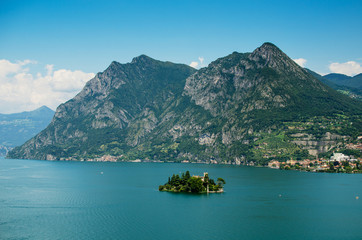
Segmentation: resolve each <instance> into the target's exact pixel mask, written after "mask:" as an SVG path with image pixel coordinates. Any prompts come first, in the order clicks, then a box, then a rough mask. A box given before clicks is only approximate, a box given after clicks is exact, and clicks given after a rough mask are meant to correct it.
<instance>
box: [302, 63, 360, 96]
mask: <svg viewBox="0 0 362 240" xmlns="http://www.w3.org/2000/svg"><path fill="white" fill-rule="evenodd" d="M306 70H307V71H308V72H309V73H310V74H312V75H313V76H314V77H316V78H317V79H318V80H320V81H321V82H323V83H324V84H326V85H328V86H330V87H331V88H333V89H335V90H337V91H339V92H341V93H343V94H345V95H348V96H349V97H351V98H355V99H359V100H362V89H359V88H354V87H348V86H346V85H341V84H342V83H343V82H344V81H345V80H348V79H350V78H351V77H349V76H347V75H343V74H338V73H331V74H328V75H325V76H322V75H320V74H318V73H316V72H313V71H312V70H310V69H307V68H306ZM360 75H361V74H360ZM358 76H359V75H357V76H355V80H354V81H357V82H358V81H360V82H362V78H361V79H360V80H358V78H359V77H358Z"/></svg>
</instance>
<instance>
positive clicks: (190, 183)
mask: <svg viewBox="0 0 362 240" xmlns="http://www.w3.org/2000/svg"><path fill="white" fill-rule="evenodd" d="M224 184H225V180H224V179H222V178H218V179H217V182H215V181H214V180H213V179H211V178H209V175H208V173H204V176H191V175H190V172H189V171H186V173H182V174H181V177H180V175H178V174H176V175H175V174H173V175H172V177H169V178H168V181H167V183H166V184H165V185H160V186H159V187H158V190H159V191H167V192H190V193H208V192H223V186H224Z"/></svg>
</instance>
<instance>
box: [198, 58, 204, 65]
mask: <svg viewBox="0 0 362 240" xmlns="http://www.w3.org/2000/svg"><path fill="white" fill-rule="evenodd" d="M204 60H205V59H204V58H203V57H199V61H200V63H201V65H202V64H203V63H204Z"/></svg>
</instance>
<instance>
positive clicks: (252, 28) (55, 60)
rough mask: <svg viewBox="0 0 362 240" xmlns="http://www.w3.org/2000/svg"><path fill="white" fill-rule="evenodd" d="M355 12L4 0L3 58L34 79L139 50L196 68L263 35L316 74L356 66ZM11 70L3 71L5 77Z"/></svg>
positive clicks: (258, 4) (330, 4) (250, 4)
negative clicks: (195, 65)
mask: <svg viewBox="0 0 362 240" xmlns="http://www.w3.org/2000/svg"><path fill="white" fill-rule="evenodd" d="M361 13H362V1H348V0H345V1H342V0H340V1H333V0H332V1H331V0H330V1H318V0H315V1H307V0H304V1H271V0H270V1H261V0H260V1H259V0H254V1H252V0H249V1H242V0H239V1H228V0H224V1H212V0H209V1H196V0H193V1H188V0H182V1H181V0H180V1H178V0H172V1H139V0H134V1H107V0H104V1H81V0H72V1H66V0H63V1H32V0H28V1H17V0H11V1H7V0H1V1H0V29H1V32H0V59H3V60H6V61H8V62H10V63H13V64H20V63H23V65H21V64H20V65H21V66H20V68H17V69H18V70H16V71H20V70H19V69H22V70H21V71H22V72H23V73H26V74H32V76H33V78H32V79H33V80H34V79H37V76H36V74H37V73H38V72H40V73H41V74H42V76H43V77H45V76H47V73H46V71H48V70H49V66H52V69H53V72H50V76H52V77H53V75H54V73H55V72H56V71H57V70H66V71H69V72H70V73H74V71H76V70H80V71H82V72H84V73H88V74H90V73H96V72H100V71H103V70H104V69H105V68H106V67H107V66H108V65H109V64H110V63H111V61H113V60H116V61H118V62H121V63H125V62H129V61H131V60H132V58H133V57H135V56H138V55H140V54H146V55H148V56H150V57H153V58H155V59H159V60H168V61H172V62H177V63H185V64H190V63H191V62H197V63H198V66H197V67H201V66H205V65H207V64H208V63H210V62H211V61H213V60H215V59H217V58H219V57H223V56H225V55H227V54H230V53H232V52H233V51H238V52H251V51H253V50H254V49H255V48H257V47H258V46H260V45H261V44H262V43H263V42H267V41H268V42H272V43H274V44H276V45H277V46H278V47H279V48H281V49H282V50H283V51H284V52H285V53H287V54H288V55H289V56H290V57H291V58H293V59H299V58H302V59H304V60H302V62H304V66H305V67H308V68H310V69H312V70H315V71H317V72H319V73H329V72H331V71H332V70H331V69H330V66H331V64H333V63H336V64H340V65H334V66H336V68H335V69H333V71H339V69H342V70H340V71H346V72H345V73H348V74H349V75H355V74H357V73H358V71H359V70H360V69H361V68H360V65H362V64H361V63H362V47H361V39H362V31H361V26H362V16H361ZM199 58H202V59H204V61H203V62H202V64H201V62H200V60H199ZM25 60H31V63H24V61H25ZM347 62H350V63H351V62H352V63H353V64H354V67H353V66H352V68H353V69H354V70H353V71H352V70H349V68H350V67H351V66H350V65H351V64H347ZM6 64H8V63H7V62H6ZM343 64H345V65H343ZM353 64H352V65H353ZM356 64H357V65H356ZM47 65H48V68H45V66H47ZM14 69H15V68H14ZM343 69H344V70H343ZM345 69H347V70H345ZM0 70H1V66H0ZM16 71H15V70H14V71H13V72H11V73H9V72H6V76H7V81H8V82H9V81H10V80H11V77H10V75H11V74H13V77H14V76H15V74H17V73H18V72H16ZM348 71H349V72H348ZM351 71H352V72H351ZM3 75H4V74H3ZM48 75H49V74H48ZM0 76H1V73H0ZM86 76H89V75H84V77H86ZM0 81H1V79H0ZM49 81H52V80H49ZM84 81H85V80H82V82H84ZM68 90H69V89H68ZM73 90H74V89H73ZM76 91H79V89H78V90H75V91H74V92H76ZM0 94H1V92H0ZM73 94H74V93H73ZM9 99H10V98H9ZM0 101H3V102H4V101H5V100H2V99H0ZM9 101H10V100H9ZM59 101H60V99H59ZM62 101H64V100H62ZM24 104H25V103H24ZM36 104H38V105H40V104H41V103H40V102H37V103H36ZM36 104H35V105H34V104H33V105H32V107H34V106H36ZM3 105H5V104H3ZM53 105H54V106H52V107H53V108H55V106H56V103H54V104H53ZM14 106H15V105H14ZM24 106H25V105H24ZM28 108H30V106H29V107H28ZM3 109H4V108H2V104H1V103H0V112H10V110H3ZM19 109H26V107H19ZM14 111H15V110H14Z"/></svg>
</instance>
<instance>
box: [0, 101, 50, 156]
mask: <svg viewBox="0 0 362 240" xmlns="http://www.w3.org/2000/svg"><path fill="white" fill-rule="evenodd" d="M53 115H54V111H53V110H51V109H50V108H48V107H46V106H42V107H40V108H38V109H36V110H34V111H28V112H21V113H13V114H0V133H1V134H0V154H2V155H6V153H7V151H8V150H9V149H11V148H13V147H15V146H19V145H21V144H23V143H25V141H26V140H29V139H30V138H32V137H34V136H35V135H36V134H38V133H39V132H40V131H41V130H43V129H44V128H46V127H47V126H48V124H49V123H50V121H51V120H52V118H53Z"/></svg>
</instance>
